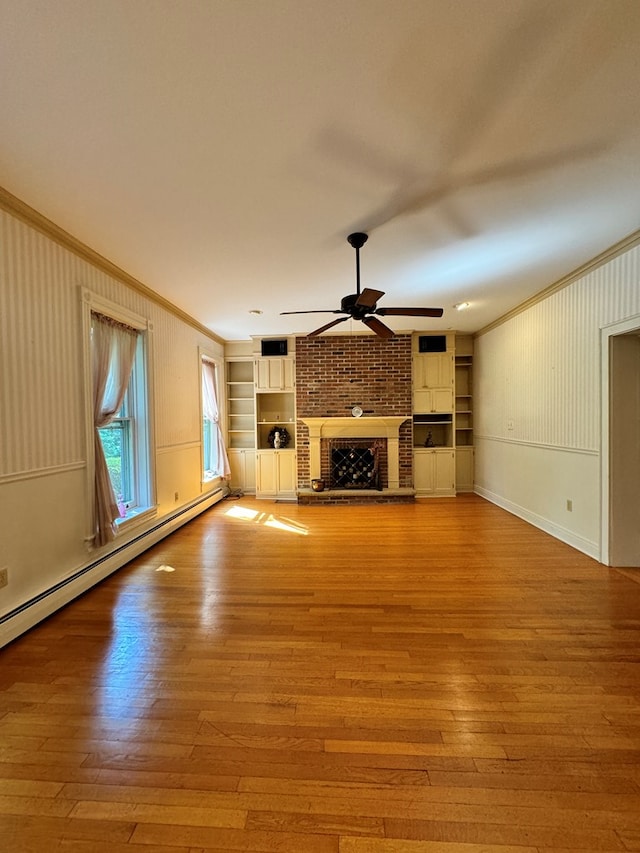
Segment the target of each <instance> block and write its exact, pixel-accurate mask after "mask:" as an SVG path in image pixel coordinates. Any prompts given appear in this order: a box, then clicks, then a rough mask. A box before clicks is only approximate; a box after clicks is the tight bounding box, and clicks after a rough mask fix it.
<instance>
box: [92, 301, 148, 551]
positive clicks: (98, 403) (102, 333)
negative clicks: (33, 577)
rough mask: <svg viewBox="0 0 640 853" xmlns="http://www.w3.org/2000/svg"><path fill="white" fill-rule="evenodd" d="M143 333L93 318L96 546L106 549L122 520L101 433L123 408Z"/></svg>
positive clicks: (102, 319) (111, 321)
mask: <svg viewBox="0 0 640 853" xmlns="http://www.w3.org/2000/svg"><path fill="white" fill-rule="evenodd" d="M138 335H139V332H138V330H137V329H133V328H131V327H130V326H126V325H124V324H123V323H119V322H117V321H116V320H113V319H111V318H110V317H105V316H104V315H102V314H96V313H93V312H92V314H91V364H92V373H93V426H94V447H95V490H94V544H95V545H96V546H98V547H99V546H101V545H106V544H107V543H108V542H111V541H112V540H113V539H114V538H115V535H116V530H117V527H116V520H117V519H118V518H120V510H119V508H118V502H117V500H116V496H115V494H114V491H113V486H112V484H111V478H110V476H109V470H108V468H107V461H106V459H105V455H104V449H103V447H102V441H101V440H100V433H99V430H100V429H102V428H103V427H106V426H108V425H109V424H110V423H111V422H112V420H113V419H114V417H115V416H116V414H117V413H118V412H119V411H120V409H121V408H122V403H123V401H124V397H125V394H126V392H127V387H128V385H129V379H130V378H131V371H132V369H133V360H134V358H135V353H136V345H137V341H138Z"/></svg>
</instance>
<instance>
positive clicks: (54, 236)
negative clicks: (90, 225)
mask: <svg viewBox="0 0 640 853" xmlns="http://www.w3.org/2000/svg"><path fill="white" fill-rule="evenodd" d="M0 209H2V210H5V211H6V212H7V213H10V214H11V215H12V216H15V217H16V218H17V219H20V220H22V221H23V222H25V223H26V224H27V225H29V226H31V227H32V228H35V229H36V230H37V231H40V232H41V233H42V234H44V235H45V236H46V237H49V239H51V240H53V241H54V242H56V243H58V244H59V245H60V246H62V247H63V248H65V249H68V250H69V251H70V252H73V253H74V254H75V255H77V256H78V257H80V258H82V260H84V261H87V263H89V264H92V266H94V267H97V268H98V269H99V270H102V272H104V273H106V274H107V275H110V276H112V277H113V278H116V279H118V281H120V282H122V284H125V285H126V286H127V287H130V288H132V289H133V290H135V291H137V292H138V293H140V294H142V296H145V297H146V298H147V299H150V300H151V301H152V302H155V303H156V305H159V306H160V307H161V308H164V310H165V311H168V312H169V313H170V314H173V315H174V317H177V318H178V319H179V320H182V322H184V323H187V325H189V326H192V327H193V328H194V329H197V330H198V331H199V332H202V334H204V335H206V336H207V337H208V338H210V339H211V340H213V341H215V342H216V343H218V344H222V345H224V340H223V338H221V337H219V336H218V335H216V334H215V333H214V332H212V331H211V329H208V328H207V327H206V326H203V325H202V323H200V322H198V320H196V319H195V318H194V317H192V316H191V315H190V314H187V313H186V311H182V310H181V309H180V308H178V307H177V306H176V305H174V304H173V303H172V302H170V301H169V300H168V299H165V298H164V297H163V296H160V294H159V293H156V292H155V291H154V290H152V289H151V288H150V287H148V286H147V285H146V284H143V283H142V282H141V281H138V279H137V278H134V277H133V276H132V275H129V273H128V272H125V271H124V270H123V269H121V268H120V267H118V266H116V264H114V263H112V262H111V261H109V260H108V259H107V258H104V257H103V256H102V255H100V254H99V253H98V252H96V251H94V250H93V249H91V248H90V247H89V246H87V245H86V244H85V243H83V242H82V241H81V240H78V239H77V238H76V237H74V236H73V235H72V234H69V232H68V231H65V230H64V229H63V228H60V226H59V225H56V224H55V222H52V221H51V220H50V219H47V217H46V216H44V215H43V214H42V213H39V212H38V211H37V210H35V209H34V208H33V207H30V206H29V205H28V204H27V203H26V202H24V201H22V200H21V199H19V198H18V197H17V196H15V195H13V194H12V193H10V192H9V190H7V189H5V188H4V187H1V186H0Z"/></svg>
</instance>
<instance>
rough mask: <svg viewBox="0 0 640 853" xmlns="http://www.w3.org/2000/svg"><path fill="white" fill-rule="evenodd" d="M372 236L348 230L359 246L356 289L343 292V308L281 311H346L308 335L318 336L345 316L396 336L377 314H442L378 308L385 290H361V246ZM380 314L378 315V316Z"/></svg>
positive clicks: (435, 310)
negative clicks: (346, 292)
mask: <svg viewBox="0 0 640 853" xmlns="http://www.w3.org/2000/svg"><path fill="white" fill-rule="evenodd" d="M368 239H369V235H368V234H365V233H364V232H362V231H355V232H354V233H353V234H349V236H348V237H347V242H348V243H349V244H350V245H351V246H353V248H354V249H355V250H356V292H355V293H350V294H348V295H347V296H343V298H342V299H341V300H340V308H337V309H330V308H328V309H326V310H322V309H319V310H317V311H281V312H280V313H281V314H345V315H346V316H344V317H339V318H338V319H337V320H331V321H330V322H329V323H325V325H324V326H320V328H318V329H314V331H313V332H309V334H308V335H307V337H308V338H315V337H317V336H318V335H321V334H322V333H323V332H326V331H327V330H328V329H331V328H333V326H337V325H338V323H344V322H345V320H349V319H353V320H360V321H361V322H362V323H364V324H365V326H368V327H369V328H370V329H371V331H372V332H374V333H375V334H376V335H378V337H380V338H385V339H389V338H394V337H395V332H394V331H392V329H390V328H389V327H388V326H387V325H385V324H384V323H383V322H382V320H379V319H378V317H442V314H443V309H442V308H378V307H377V305H378V300H379V299H381V298H382V297H383V296H384V291H383V290H373V289H372V288H370V287H365V288H364V290H362V291H361V290H360V249H361V248H362V247H363V246H364V244H365V243H366V242H367V240H368ZM375 315H378V316H375Z"/></svg>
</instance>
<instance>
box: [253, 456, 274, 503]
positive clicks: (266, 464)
mask: <svg viewBox="0 0 640 853" xmlns="http://www.w3.org/2000/svg"><path fill="white" fill-rule="evenodd" d="M277 493H278V477H277V471H276V453H275V451H273V450H259V451H258V452H257V453H256V495H257V496H258V497H275V496H276V495H277Z"/></svg>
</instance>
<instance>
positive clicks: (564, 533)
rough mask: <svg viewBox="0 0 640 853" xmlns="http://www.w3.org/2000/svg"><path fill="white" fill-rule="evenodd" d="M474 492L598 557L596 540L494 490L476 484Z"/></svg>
mask: <svg viewBox="0 0 640 853" xmlns="http://www.w3.org/2000/svg"><path fill="white" fill-rule="evenodd" d="M474 492H475V493H476V494H477V495H480V497H482V498H485V499H486V500H488V501H490V502H491V503H492V504H495V505H496V506H499V507H501V508H502V509H505V510H506V511H507V512H510V513H511V514H512V515H516V516H517V517H518V518H521V519H523V521H526V522H528V523H529V524H532V525H533V526H534V527H537V528H538V529H539V530H543V531H544V532H545V533H548V534H549V535H550V536H553V537H555V538H556V539H559V540H560V541H561V542H565V543H566V544H567V545H571V547H572V548H576V549H577V550H578V551H582V553H583V554H586V555H587V556H588V557H592V558H593V559H594V560H599V559H600V556H599V548H598V543H597V542H592V541H591V540H589V539H585V538H584V537H582V536H577V535H576V534H575V533H572V532H571V531H570V530H567V529H566V528H565V527H561V526H560V525H559V524H553V522H550V521H549V520H548V519H547V518H544V517H543V516H541V515H538V514H537V513H535V512H531V511H530V510H528V509H525V508H524V507H522V506H520V505H519V504H516V503H513V502H512V501H508V500H505V498H503V497H501V496H500V495H496V494H495V493H494V492H491V491H489V490H488V489H484V488H482V487H481V486H476V487H475V488H474Z"/></svg>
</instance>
